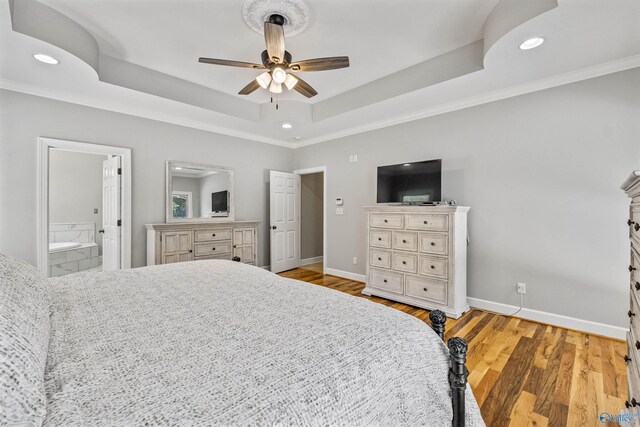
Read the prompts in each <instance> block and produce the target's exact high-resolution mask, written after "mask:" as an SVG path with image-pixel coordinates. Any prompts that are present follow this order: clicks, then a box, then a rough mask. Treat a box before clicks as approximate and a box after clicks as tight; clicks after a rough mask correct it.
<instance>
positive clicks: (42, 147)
mask: <svg viewBox="0 0 640 427" xmlns="http://www.w3.org/2000/svg"><path fill="white" fill-rule="evenodd" d="M50 148H56V149H60V150H64V151H73V152H76V153H87V154H101V155H105V156H120V158H121V167H122V205H121V207H120V208H121V210H122V212H121V213H122V218H121V219H122V236H121V237H122V239H121V242H120V266H121V268H123V269H125V268H131V149H130V148H123V147H114V146H110V145H99V144H92V143H89V142H79V141H68V140H64V139H55V138H47V137H39V138H38V167H37V169H38V188H37V197H38V199H37V218H38V219H37V221H38V227H37V228H38V231H37V245H38V251H37V262H38V270H39V271H40V273H42V274H43V275H44V276H45V277H48V276H49V272H48V268H49V149H50Z"/></svg>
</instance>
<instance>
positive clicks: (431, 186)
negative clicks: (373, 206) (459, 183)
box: [377, 159, 442, 204]
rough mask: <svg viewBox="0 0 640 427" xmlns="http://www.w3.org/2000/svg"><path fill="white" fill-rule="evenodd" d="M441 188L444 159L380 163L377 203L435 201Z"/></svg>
mask: <svg viewBox="0 0 640 427" xmlns="http://www.w3.org/2000/svg"><path fill="white" fill-rule="evenodd" d="M441 192H442V160H441V159H438V160H425V161H422V162H413V163H400V164H398V165H389V166H378V197H377V201H378V203H403V204H428V203H435V202H439V201H441V199H442V194H441Z"/></svg>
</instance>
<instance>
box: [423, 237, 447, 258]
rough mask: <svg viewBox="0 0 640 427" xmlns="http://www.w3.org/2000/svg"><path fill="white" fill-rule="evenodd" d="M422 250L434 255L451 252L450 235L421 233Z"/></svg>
mask: <svg viewBox="0 0 640 427" xmlns="http://www.w3.org/2000/svg"><path fill="white" fill-rule="evenodd" d="M418 246H419V250H420V252H424V253H428V254H434V255H448V254H449V236H448V235H446V234H431V233H420V239H419V245H418Z"/></svg>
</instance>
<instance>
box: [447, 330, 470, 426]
mask: <svg viewBox="0 0 640 427" xmlns="http://www.w3.org/2000/svg"><path fill="white" fill-rule="evenodd" d="M447 345H448V347H449V358H450V359H451V368H449V384H450V385H451V401H452V403H453V423H452V425H453V427H464V418H465V417H464V414H465V407H464V406H465V405H464V393H465V389H466V388H467V375H469V371H468V370H467V367H466V366H465V363H466V361H467V342H466V341H465V340H463V339H462V338H458V337H455V338H451V339H450V340H449V341H448V342H447Z"/></svg>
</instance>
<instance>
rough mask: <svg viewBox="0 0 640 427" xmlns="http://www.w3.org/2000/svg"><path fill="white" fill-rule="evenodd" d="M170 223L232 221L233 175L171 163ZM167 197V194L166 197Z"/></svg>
mask: <svg viewBox="0 0 640 427" xmlns="http://www.w3.org/2000/svg"><path fill="white" fill-rule="evenodd" d="M167 169H168V173H169V179H170V185H169V189H168V190H169V191H170V192H171V198H170V202H169V197H167V199H168V200H167V201H168V202H169V205H170V206H168V209H167V214H170V219H173V220H187V219H216V218H224V219H232V218H230V217H231V213H232V207H231V191H232V171H231V170H225V169H224V168H217V167H214V166H211V167H207V166H192V165H185V164H181V163H178V162H169V165H168V167H167ZM167 196H168V194H167Z"/></svg>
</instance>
